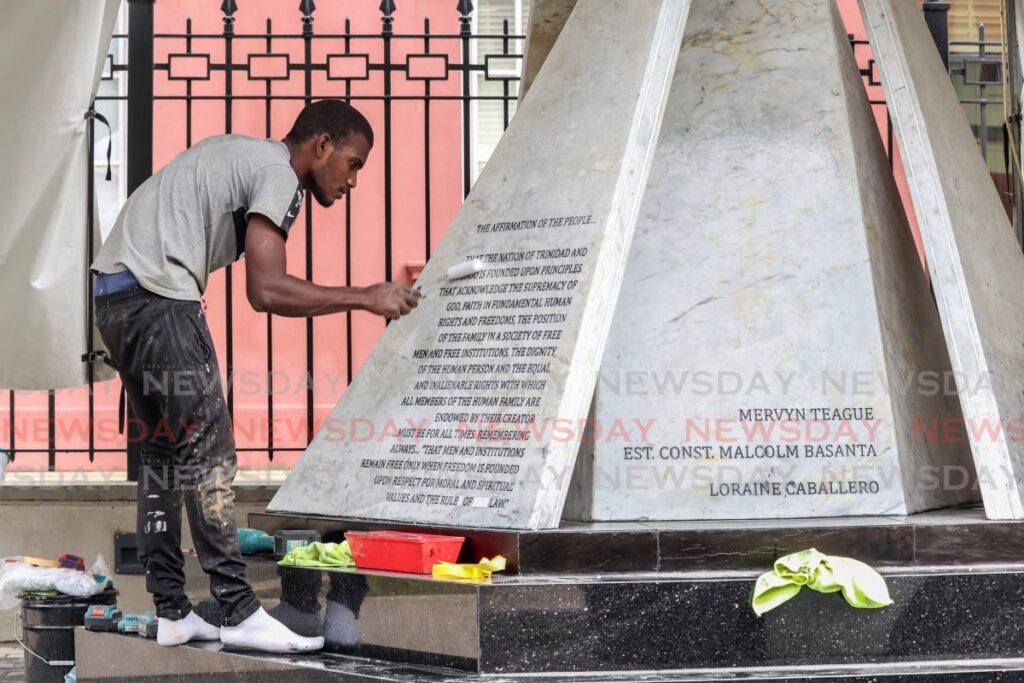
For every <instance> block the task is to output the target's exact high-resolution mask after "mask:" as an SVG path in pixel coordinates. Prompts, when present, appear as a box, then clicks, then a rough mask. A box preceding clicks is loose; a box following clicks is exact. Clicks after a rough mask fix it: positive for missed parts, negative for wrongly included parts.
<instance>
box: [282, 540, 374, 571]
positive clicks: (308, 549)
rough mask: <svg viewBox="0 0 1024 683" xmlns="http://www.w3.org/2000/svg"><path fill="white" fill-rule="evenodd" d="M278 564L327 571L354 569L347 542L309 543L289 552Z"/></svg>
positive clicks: (354, 563) (354, 564)
mask: <svg viewBox="0 0 1024 683" xmlns="http://www.w3.org/2000/svg"><path fill="white" fill-rule="evenodd" d="M278 564H283V565H284V566H286V567H310V568H321V569H329V568H331V567H354V566H356V561H355V560H354V559H352V551H350V550H349V548H348V541H345V542H343V543H310V544H309V545H306V546H302V547H301V548H295V549H294V550H290V551H289V552H288V554H287V555H285V556H284V557H282V558H281V561H280V562H278Z"/></svg>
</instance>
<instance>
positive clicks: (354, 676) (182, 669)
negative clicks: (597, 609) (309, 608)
mask: <svg viewBox="0 0 1024 683" xmlns="http://www.w3.org/2000/svg"><path fill="white" fill-rule="evenodd" d="M75 647H76V650H77V652H79V653H80V654H79V656H78V680H79V681H82V682H83V683H99V682H101V681H102V683H140V682H141V683H193V682H194V681H196V680H200V681H204V683H242V682H244V683H278V681H282V680H294V681H301V683H471V682H473V681H478V682H482V681H486V682H487V683H512V682H514V683H570V682H572V683H609V682H610V681H615V682H617V683H621V682H623V681H630V682H634V683H638V682H641V681H642V682H643V683H675V682H676V681H702V680H703V681H714V680H729V681H736V680H776V681H804V680H808V679H812V680H822V679H824V680H837V679H841V680H843V681H849V682H851V683H853V682H855V681H865V682H867V681H878V680H879V679H880V678H884V680H885V681H891V682H892V683H898V682H899V681H905V680H927V681H951V682H952V681H957V682H960V681H966V682H975V681H977V682H978V683H981V682H988V681H993V680H1011V679H1012V678H1014V677H1016V676H1018V675H1019V673H1017V672H1020V671H1024V659H1021V658H1017V659H978V660H961V661H910V662H897V663H893V664H853V665H824V666H813V665H809V666H791V667H718V668H701V669H684V670H677V671H630V672H628V673H625V672H617V673H612V674H607V673H606V674H593V675H588V674H578V673H576V674H565V675H550V674H549V675H543V676H531V675H525V676H515V677H504V676H482V675H480V674H473V673H466V672H458V671H450V670H444V669H437V668H430V667H418V666H407V665H401V664H393V663H389V662H381V661H373V660H367V659H360V658H357V657H347V656H344V655H335V654H331V653H325V654H317V655H305V656H301V657H298V656H296V657H282V656H267V655H255V654H246V653H231V652H225V651H224V650H222V649H221V647H220V645H219V644H217V645H184V646H181V647H179V648H165V647H160V646H159V645H157V644H156V643H155V642H154V641H152V640H144V639H141V638H136V637H134V636H124V635H118V634H113V633H94V632H91V631H85V630H83V629H79V630H78V631H77V632H76V634H75ZM115 655H116V656H115Z"/></svg>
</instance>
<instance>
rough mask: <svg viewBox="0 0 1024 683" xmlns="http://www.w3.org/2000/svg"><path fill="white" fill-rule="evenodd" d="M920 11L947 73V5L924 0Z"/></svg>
mask: <svg viewBox="0 0 1024 683" xmlns="http://www.w3.org/2000/svg"><path fill="white" fill-rule="evenodd" d="M921 9H922V10H923V11H924V20H925V23H926V24H928V30H929V31H931V34H932V40H934V41H935V47H937V48H938V49H939V56H941V57H942V63H943V65H945V67H946V71H949V3H948V2H945V1H944V0H924V4H923V5H922V6H921Z"/></svg>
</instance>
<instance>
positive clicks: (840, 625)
mask: <svg viewBox="0 0 1024 683" xmlns="http://www.w3.org/2000/svg"><path fill="white" fill-rule="evenodd" d="M251 521H252V523H253V525H255V526H261V527H263V528H264V529H267V530H274V528H275V527H276V528H285V527H289V528H299V527H302V528H310V527H311V528H319V529H320V530H321V531H322V532H323V533H324V535H325V538H327V539H328V540H331V539H334V540H337V539H339V538H340V536H341V533H342V529H355V528H374V527H383V526H385V525H383V524H374V523H370V522H346V521H338V520H326V519H317V518H308V517H302V518H287V517H282V516H278V515H254V516H253V518H252V520H251ZM387 526H388V527H389V528H395V525H387ZM405 528H410V527H405ZM430 530H435V531H447V532H451V531H456V530H451V529H438V528H432V529H430ZM1020 532H1021V526H1020V523H1018V522H994V521H988V520H985V519H984V516H983V514H982V512H981V510H980V509H978V508H971V509H958V510H947V511H943V512H941V513H938V512H936V513H926V514H922V515H915V516H912V517H907V518H873V519H872V518H868V519H863V518H861V519H856V520H850V519H816V520H786V521H771V522H762V523H756V524H755V523H751V522H741V523H725V522H713V523H699V522H692V523H653V522H650V523H646V524H590V525H580V524H570V525H567V526H565V527H563V528H561V529H557V530H551V531H542V532H537V531H529V532H513V531H497V530H479V529H473V530H462V531H461V533H462V534H463V535H465V536H466V537H467V547H469V548H472V549H473V550H472V551H471V552H472V553H473V554H474V555H475V554H476V553H477V552H479V551H480V549H482V548H485V547H487V548H490V549H492V550H500V551H501V552H502V553H503V554H506V556H507V557H509V559H510V560H513V561H512V562H511V563H510V569H511V570H512V571H511V572H510V573H506V574H503V575H495V577H494V578H493V579H492V580H491V581H488V582H484V583H467V582H453V581H440V580H434V579H432V578H430V577H424V576H416V575H409V574H398V573H392V572H374V571H361V570H340V571H320V570H313V569H295V568H284V567H279V566H277V565H276V564H274V563H273V561H272V560H270V559H269V558H262V559H259V558H258V559H250V561H249V562H250V571H249V574H250V576H251V577H252V578H253V584H254V586H255V588H256V590H257V592H258V594H259V596H260V599H261V600H262V601H263V603H264V605H265V607H266V608H267V609H268V610H269V611H270V612H271V613H272V614H274V615H275V616H276V617H277V618H279V619H281V620H282V621H284V622H285V623H287V624H288V625H289V626H290V627H292V628H293V629H295V630H296V631H299V632H301V633H304V634H307V635H313V634H323V635H324V637H325V639H326V640H327V643H328V645H327V652H326V653H325V654H323V655H319V656H316V657H290V658H289V657H267V656H255V655H244V654H237V653H228V652H223V651H221V650H220V649H219V646H218V647H209V646H207V647H194V648H180V649H171V650H168V649H163V648H160V647H159V646H157V645H156V644H155V643H154V642H152V641H145V640H140V639H134V638H127V637H119V636H113V635H106V634H95V633H89V632H84V631H83V632H80V633H79V634H78V641H77V642H78V645H77V648H78V653H79V656H78V666H79V670H78V671H79V680H81V681H104V682H105V683H116V682H117V681H177V680H182V681H184V680H185V677H186V676H188V677H192V678H193V679H194V678H195V677H196V675H201V676H202V679H201V680H204V681H271V680H275V681H276V680H281V676H282V674H283V673H286V672H287V673H294V674H299V678H297V679H296V680H302V681H384V680H388V681H453V682H454V681H467V680H484V679H485V680H488V681H492V682H494V683H496V682H498V681H502V680H505V679H504V677H505V676H515V680H516V681H530V680H533V679H534V677H537V678H536V680H545V681H561V680H566V681H568V680H574V681H586V680H594V681H598V680H605V681H607V680H616V681H622V680H643V681H681V680H699V679H706V680H715V679H721V678H730V679H736V678H773V679H794V680H800V679H807V678H816V677H822V678H829V677H833V678H834V677H843V678H844V679H845V678H850V679H852V680H857V679H862V680H870V679H877V678H878V677H879V676H887V677H892V678H893V680H899V679H900V678H901V677H903V678H911V677H918V676H925V677H927V678H928V679H929V680H933V679H939V678H942V677H943V676H945V677H948V678H949V679H950V680H972V679H973V680H992V679H993V678H994V677H995V675H994V673H995V672H999V671H1010V670H1013V671H1018V670H1020V671H1024V659H1020V658H1018V657H1019V655H1020V653H1021V652H1024V631H1022V630H1020V629H1016V628H1015V627H1013V624H1014V623H1016V617H1017V616H1018V615H1019V614H1020V613H1021V611H1022V610H1024V593H1021V592H1020V591H1019V590H1018V587H1019V586H1020V584H1021V582H1022V580H1024V541H1021V540H1020V538H1021V533H1020ZM806 547H817V548H818V549H820V550H822V551H824V552H826V553H832V554H841V555H848V556H853V557H856V558H859V559H862V560H865V561H867V562H869V563H871V564H873V565H874V566H875V567H876V568H878V569H879V570H880V572H881V573H882V574H883V575H884V576H885V578H886V581H887V583H888V586H889V589H890V592H891V594H892V597H893V600H894V601H895V603H894V605H892V606H891V607H887V608H884V609H879V610H857V609H854V608H852V607H849V606H848V605H847V604H846V603H845V601H843V599H842V598H841V597H840V596H839V595H835V594H830V595H823V594H819V593H815V592H813V591H811V590H804V591H801V593H800V594H799V595H798V596H796V597H795V598H794V599H793V600H791V601H789V602H788V603H786V604H784V605H782V606H781V607H779V608H777V609H776V610H773V611H772V612H769V613H768V614H767V615H765V616H764V617H761V618H757V617H755V616H754V615H753V612H752V611H751V608H750V594H751V589H752V586H753V583H754V580H755V578H756V577H757V575H758V573H759V572H761V571H764V570H765V569H767V568H769V567H770V566H771V562H772V560H774V559H775V558H776V557H777V556H779V555H781V554H783V553H785V552H789V551H791V550H799V549H802V548H806ZM491 554H493V553H491ZM464 559H466V560H467V561H468V560H472V559H473V558H472V557H466V558H464ZM188 571H189V573H190V575H191V574H196V573H198V571H199V570H198V565H197V564H196V563H195V562H194V559H192V560H190V562H189V565H188ZM203 584H204V582H203V581H189V583H188V588H189V592H190V594H192V595H194V597H195V599H196V601H197V602H198V600H199V599H200V598H202V597H206V595H205V593H206V587H205V585H203ZM124 607H127V608H129V609H131V608H134V607H136V606H129V605H126V606H124ZM204 607H205V606H204V605H200V606H198V607H197V611H199V612H200V613H203V609H204ZM967 614H969V615H970V618H963V615H967ZM208 616H211V617H212V615H208ZM972 657H984V659H972ZM541 676H542V678H541ZM887 680H888V678H887Z"/></svg>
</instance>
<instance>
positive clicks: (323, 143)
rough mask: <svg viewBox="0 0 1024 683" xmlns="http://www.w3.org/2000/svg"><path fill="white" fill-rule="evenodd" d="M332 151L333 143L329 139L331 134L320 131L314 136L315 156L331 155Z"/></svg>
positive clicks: (319, 157) (320, 157)
mask: <svg viewBox="0 0 1024 683" xmlns="http://www.w3.org/2000/svg"><path fill="white" fill-rule="evenodd" d="M333 151H334V143H333V141H332V140H331V136H330V135H328V134H327V133H320V135H318V136H317V137H316V158H317V159H323V158H324V157H328V156H330V155H331V152H333Z"/></svg>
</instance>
